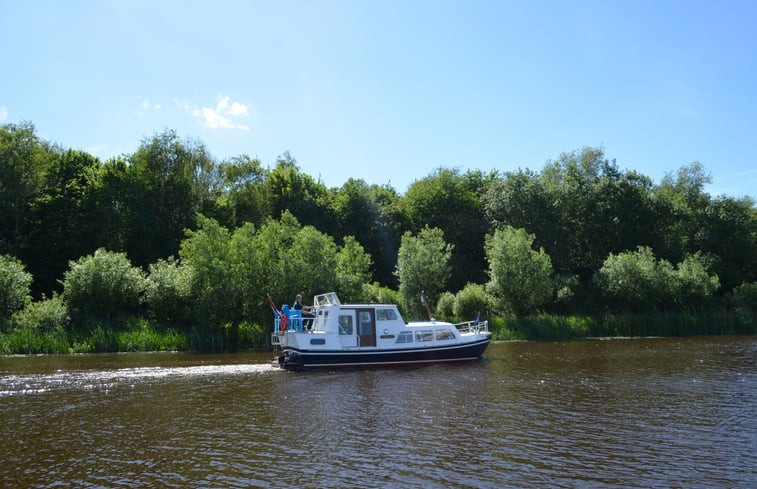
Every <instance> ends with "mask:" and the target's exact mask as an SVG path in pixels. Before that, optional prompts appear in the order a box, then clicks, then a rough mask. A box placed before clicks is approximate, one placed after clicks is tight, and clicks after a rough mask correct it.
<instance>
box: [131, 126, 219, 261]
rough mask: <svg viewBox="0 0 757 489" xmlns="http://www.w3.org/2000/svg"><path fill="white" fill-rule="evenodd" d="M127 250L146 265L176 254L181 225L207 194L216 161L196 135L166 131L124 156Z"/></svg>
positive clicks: (189, 223)
mask: <svg viewBox="0 0 757 489" xmlns="http://www.w3.org/2000/svg"><path fill="white" fill-rule="evenodd" d="M128 163H129V164H128V167H127V176H128V189H129V193H128V194H127V195H126V198H127V199H128V200H127V205H128V208H129V213H128V222H127V226H128V228H127V229H128V231H127V235H126V240H127V241H126V251H127V252H128V253H129V256H130V257H132V259H133V260H134V262H135V263H136V264H138V265H140V266H147V265H148V264H150V263H154V262H155V261H157V259H159V258H166V257H168V256H171V255H176V253H177V251H178V248H179V243H180V241H181V239H182V237H183V236H184V230H185V229H187V228H194V226H195V219H196V215H197V213H198V212H200V211H202V210H203V208H204V206H205V205H206V204H207V202H208V201H209V200H210V199H211V195H212V189H213V187H214V185H215V182H216V180H217V175H216V174H215V163H214V162H213V160H212V158H211V157H210V155H209V154H208V152H207V150H206V149H205V147H204V146H203V145H202V144H201V143H199V142H197V141H191V140H187V141H181V140H180V139H179V138H178V136H177V135H176V132H175V131H165V132H163V133H162V134H156V135H155V136H153V137H152V138H149V139H145V140H143V141H142V144H141V146H140V147H139V149H138V150H137V151H136V152H135V153H134V154H132V155H131V156H130V157H129V158H128Z"/></svg>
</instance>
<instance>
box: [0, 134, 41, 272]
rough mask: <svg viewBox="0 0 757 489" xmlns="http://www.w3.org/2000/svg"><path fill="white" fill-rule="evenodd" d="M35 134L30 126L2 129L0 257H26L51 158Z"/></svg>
mask: <svg viewBox="0 0 757 489" xmlns="http://www.w3.org/2000/svg"><path fill="white" fill-rule="evenodd" d="M35 132H36V131H35V129H34V126H33V125H32V124H31V123H29V122H23V123H21V124H18V125H15V124H4V125H1V126H0V254H6V253H10V254H13V255H14V256H18V257H21V258H23V257H24V249H25V248H24V247H25V245H26V242H27V238H28V233H29V232H30V228H31V227H32V222H31V221H32V217H31V211H32V209H33V207H32V206H31V205H30V204H31V203H32V202H34V201H35V199H37V198H38V197H39V195H40V193H41V191H42V181H43V179H44V175H45V172H46V171H47V166H48V161H49V155H50V151H49V147H48V146H47V145H46V144H45V143H43V142H42V141H41V140H40V139H39V138H38V137H37V135H36V134H35Z"/></svg>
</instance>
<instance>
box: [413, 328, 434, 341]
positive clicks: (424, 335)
mask: <svg viewBox="0 0 757 489" xmlns="http://www.w3.org/2000/svg"><path fill="white" fill-rule="evenodd" d="M415 341H416V342H418V343H427V342H431V341H434V331H433V330H430V329H424V330H422V331H416V332H415Z"/></svg>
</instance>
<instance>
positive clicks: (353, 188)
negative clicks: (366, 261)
mask: <svg viewBox="0 0 757 489" xmlns="http://www.w3.org/2000/svg"><path fill="white" fill-rule="evenodd" d="M332 202H333V205H334V208H335V210H334V212H335V215H336V219H337V223H338V224H337V232H336V234H335V235H334V238H335V239H336V240H340V239H344V238H346V237H347V236H354V238H355V239H356V240H357V242H358V243H360V245H362V247H363V248H364V249H365V251H366V253H367V254H369V255H370V257H371V259H372V261H373V275H374V277H375V278H376V280H378V281H379V282H380V283H382V284H385V285H393V286H396V278H395V277H394V276H393V275H392V272H393V271H394V268H395V265H396V264H397V249H398V248H399V242H400V237H401V234H402V231H401V230H402V229H403V228H404V224H403V220H402V218H401V216H402V213H401V212H402V211H401V209H400V196H399V195H398V194H397V192H396V191H395V190H394V189H393V188H392V187H389V186H378V185H368V184H367V183H365V181H363V180H356V179H352V178H350V179H348V180H347V181H346V182H345V183H344V185H342V187H341V188H340V189H338V190H337V191H336V192H335V195H334V199H333V201H332Z"/></svg>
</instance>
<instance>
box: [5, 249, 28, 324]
mask: <svg viewBox="0 0 757 489" xmlns="http://www.w3.org/2000/svg"><path fill="white" fill-rule="evenodd" d="M31 285H32V275H31V274H30V273H28V272H26V270H25V269H24V265H23V263H21V262H20V261H19V260H18V259H16V258H14V257H12V256H9V255H0V328H1V327H2V326H3V324H4V323H7V322H8V320H9V319H10V318H11V316H13V313H15V312H16V311H18V310H20V309H22V308H23V307H24V306H25V305H26V304H28V303H29V302H30V301H31Z"/></svg>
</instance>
